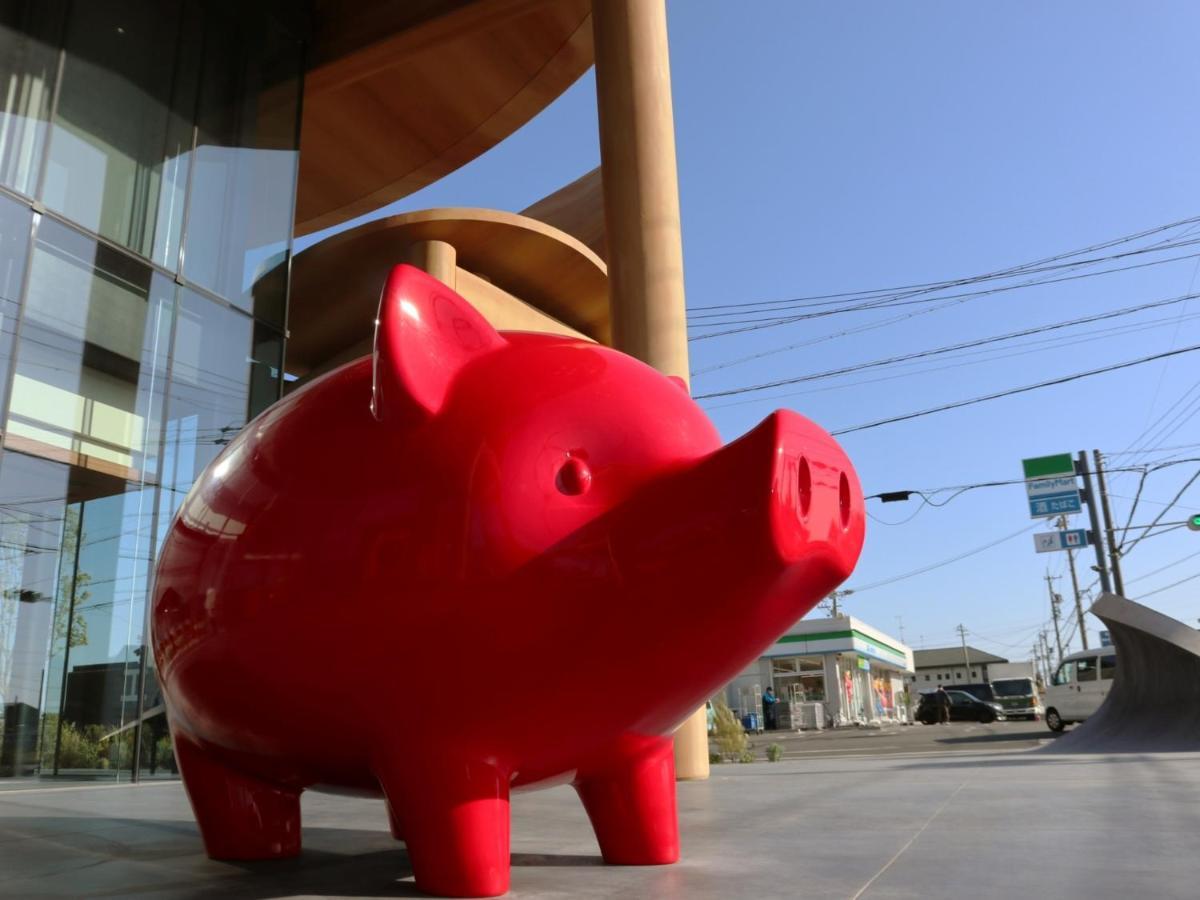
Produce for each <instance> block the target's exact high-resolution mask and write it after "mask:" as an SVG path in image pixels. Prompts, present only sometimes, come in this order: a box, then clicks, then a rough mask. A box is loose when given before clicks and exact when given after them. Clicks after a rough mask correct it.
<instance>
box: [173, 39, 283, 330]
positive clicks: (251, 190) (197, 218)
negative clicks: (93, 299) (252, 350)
mask: <svg viewBox="0 0 1200 900" xmlns="http://www.w3.org/2000/svg"><path fill="white" fill-rule="evenodd" d="M299 74H300V45H299V43H298V42H296V41H295V40H293V39H290V38H288V37H286V36H285V35H284V34H283V33H282V32H281V31H280V30H279V29H278V28H276V27H274V26H272V25H270V24H264V31H263V33H262V34H255V33H251V32H250V31H249V30H241V31H229V32H226V33H224V34H222V38H221V40H220V41H219V42H213V46H210V47H209V48H207V49H206V52H205V68H204V75H203V77H202V79H201V89H200V104H199V110H200V111H199V116H198V117H197V122H196V126H197V141H196V157H195V173H194V175H193V184H192V195H191V200H190V206H189V213H188V223H187V246H186V248H185V250H186V252H185V255H184V272H185V274H186V275H187V278H188V279H189V280H191V281H194V282H196V283H197V284H199V285H202V286H204V287H206V288H208V289H209V290H211V291H213V292H214V293H217V294H220V295H221V296H222V297H226V298H228V299H229V300H230V301H232V302H233V303H235V304H237V305H238V306H240V307H241V308H242V309H245V310H248V311H252V312H253V313H254V314H255V315H256V316H258V317H259V318H261V319H264V320H266V321H268V322H271V323H272V324H273V325H276V326H277V327H282V326H283V310H284V291H285V287H286V283H285V278H284V277H283V276H282V273H284V272H285V269H284V268H283V264H284V263H286V261H287V255H288V241H289V238H290V236H291V225H292V195H293V192H294V181H295V177H296V166H297V152H296V122H297V118H298V115H299Z"/></svg>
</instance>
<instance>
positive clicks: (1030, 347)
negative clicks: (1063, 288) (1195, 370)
mask: <svg viewBox="0 0 1200 900" xmlns="http://www.w3.org/2000/svg"><path fill="white" fill-rule="evenodd" d="M1188 318H1189V319H1197V318H1200V313H1196V314H1194V315H1191V316H1189V317H1188ZM1171 324H1173V320H1172V319H1170V318H1167V319H1155V320H1151V321H1149V322H1141V323H1133V324H1126V325H1118V326H1112V327H1109V328H1099V329H1095V330H1092V331H1085V332H1081V333H1080V334H1077V335H1060V336H1055V337H1049V338H1034V339H1032V340H1028V341H1023V342H1021V343H1018V344H1016V345H1015V348H1016V349H1009V350H1007V351H1006V350H1005V349H1004V348H992V349H987V348H984V349H977V350H967V351H962V352H960V353H958V354H951V355H948V357H947V358H949V359H959V360H960V361H959V362H951V363H948V364H946V365H933V366H925V367H923V368H916V369H913V370H912V371H908V372H897V373H895V374H885V375H882V376H879V377H876V378H864V379H859V380H857V381H849V382H844V383H842V384H832V385H828V386H825V387H818V388H810V389H809V390H805V391H788V392H787V393H783V394H771V395H768V396H763V397H749V398H746V399H743V400H732V401H729V402H725V403H716V404H713V403H710V404H708V405H707V408H708V409H711V410H717V409H728V408H730V407H734V406H745V405H746V404H750V403H772V402H774V401H776V400H783V399H786V398H790V397H799V396H805V395H808V394H819V393H825V392H827V391H835V390H843V389H845V388H850V387H861V386H862V385H867V384H879V383H881V382H888V381H895V380H896V379H899V378H912V377H914V376H918V375H928V374H932V373H934V372H945V371H948V370H950V369H961V368H963V367H964V366H973V365H979V364H980V363H984V362H996V361H998V360H1002V359H1013V358H1015V357H1018V356H1028V355H1029V354H1031V353H1041V352H1044V351H1046V350H1051V349H1054V350H1061V349H1062V348H1065V347H1075V346H1078V345H1080V344H1089V343H1093V342H1095V341H1100V340H1105V339H1107V338H1110V337H1117V336H1119V335H1127V334H1133V333H1137V332H1141V331H1147V330H1150V329H1153V328H1159V327H1162V326H1164V325H1171ZM964 357H976V358H964ZM917 365H919V362H910V363H896V364H895V366H893V367H889V368H908V367H912V366H917Z"/></svg>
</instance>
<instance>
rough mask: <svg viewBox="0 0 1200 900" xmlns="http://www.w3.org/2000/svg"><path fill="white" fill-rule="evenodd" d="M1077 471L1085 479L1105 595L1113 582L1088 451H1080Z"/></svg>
mask: <svg viewBox="0 0 1200 900" xmlns="http://www.w3.org/2000/svg"><path fill="white" fill-rule="evenodd" d="M1075 471H1076V474H1078V475H1079V476H1080V477H1082V478H1083V502H1084V503H1086V504H1087V508H1088V520H1089V521H1090V522H1091V526H1092V545H1093V546H1094V547H1095V548H1096V573H1097V574H1098V575H1099V576H1100V588H1101V590H1103V591H1104V592H1105V593H1111V592H1112V582H1110V581H1109V580H1108V567H1107V566H1105V565H1104V535H1103V534H1102V533H1101V532H1100V515H1099V513H1098V512H1097V511H1096V493H1095V491H1093V490H1092V474H1091V472H1090V471H1089V470H1088V458H1087V451H1086V450H1080V451H1079V455H1078V456H1077V457H1075Z"/></svg>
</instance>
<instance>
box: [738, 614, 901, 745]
mask: <svg viewBox="0 0 1200 900" xmlns="http://www.w3.org/2000/svg"><path fill="white" fill-rule="evenodd" d="M913 672H914V669H913V651H912V650H910V649H909V648H908V647H906V646H904V644H902V643H901V642H900V641H898V640H896V639H895V638H893V637H892V636H890V635H888V634H885V633H884V632H882V631H879V630H878V629H876V628H873V627H871V626H870V625H868V624H867V623H866V622H863V621H862V620H861V619H856V618H855V617H854V616H836V617H833V618H827V619H803V620H801V621H799V622H797V623H796V624H795V625H793V626H792V627H791V628H790V629H788V632H787V634H785V635H783V636H782V637H781V638H779V640H777V641H776V642H775V643H774V644H773V645H771V647H770V648H768V649H767V651H766V652H765V653H763V655H762V656H761V657H760V658H759V659H758V660H756V661H755V662H753V663H751V664H750V665H749V666H747V667H746V669H745V671H743V672H742V674H741V675H739V676H738V677H737V678H735V679H734V680H733V681H732V682H730V683H729V685H728V686H727V687H726V689H725V695H726V700H727V701H728V703H729V705H730V707H732V708H733V709H734V710H735V711H736V712H737V713H738V715H739V716H743V715H746V714H748V713H756V714H758V715H759V716H760V717H761V715H762V693H763V692H764V691H765V690H766V689H767V688H768V687H771V688H774V690H775V694H776V696H777V697H779V699H780V700H781V701H784V702H795V703H820V704H821V707H820V713H821V718H822V720H823V721H821V723H820V724H822V725H859V724H867V723H872V722H886V721H904V720H905V705H904V700H903V694H904V690H905V678H906V677H907V676H911V675H912V674H913Z"/></svg>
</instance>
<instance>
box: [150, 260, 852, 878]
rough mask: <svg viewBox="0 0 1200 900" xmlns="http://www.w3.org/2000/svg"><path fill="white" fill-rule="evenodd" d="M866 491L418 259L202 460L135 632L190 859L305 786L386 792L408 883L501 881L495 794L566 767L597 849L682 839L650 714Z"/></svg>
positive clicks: (838, 465)
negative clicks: (354, 326) (151, 672)
mask: <svg viewBox="0 0 1200 900" xmlns="http://www.w3.org/2000/svg"><path fill="white" fill-rule="evenodd" d="M862 541H863V502H862V494H861V491H860V488H859V485H858V480H857V478H856V477H855V474H854V470H853V469H852V468H851V466H850V462H849V460H847V459H846V456H845V455H844V454H843V452H842V450H841V449H840V448H839V447H838V445H837V444H836V443H835V442H834V441H833V439H832V438H831V437H830V436H829V435H828V434H827V433H826V432H824V431H822V430H821V429H820V428H818V427H817V426H816V425H813V424H812V423H811V422H809V421H807V420H806V419H803V418H801V417H800V416H799V415H796V414H795V413H791V412H776V413H773V414H772V415H771V416H769V417H768V418H767V419H766V420H765V421H763V422H762V424H761V425H759V426H758V427H756V428H755V429H754V430H753V431H752V432H750V433H749V434H747V435H746V436H744V437H742V438H741V439H740V440H738V441H736V442H734V443H732V444H730V445H729V446H726V447H721V445H720V440H719V438H718V436H717V432H716V430H715V429H714V428H713V426H712V424H711V423H710V422H709V420H708V419H707V417H706V416H705V414H704V413H703V411H702V410H701V409H700V407H699V406H697V405H696V404H695V403H694V402H693V401H692V400H691V399H690V398H689V397H688V396H687V392H686V390H685V389H683V387H682V383H681V382H679V381H678V379H669V378H666V377H664V376H662V375H660V374H659V373H658V372H656V371H654V370H653V369H651V368H649V367H648V366H646V365H643V364H642V363H640V362H638V361H637V360H635V359H633V358H631V357H629V356H625V355H623V354H621V353H618V352H616V351H614V350H611V349H608V348H606V347H603V346H599V345H597V344H592V343H588V342H587V341H584V340H576V339H572V338H566V337H560V336H554V335H548V334H526V333H515V332H512V333H498V332H496V331H495V330H494V329H493V328H492V327H491V325H489V324H488V323H487V322H486V321H485V320H484V319H483V318H482V317H481V316H480V315H479V314H478V313H477V312H476V311H475V310H474V309H473V308H472V307H471V306H470V305H469V304H467V303H466V302H465V301H464V300H462V299H461V298H460V297H458V296H457V295H456V294H454V293H453V292H452V291H451V290H450V289H448V288H447V287H445V286H444V285H443V284H441V283H440V282H438V281H435V280H433V279H432V278H430V277H429V276H427V275H425V274H424V273H422V272H420V271H418V270H416V269H413V268H411V267H408V266H398V267H397V268H396V269H394V270H393V271H392V273H391V275H390V277H389V279H388V282H387V285H386V287H385V289H384V293H383V297H382V300H381V303H380V309H379V318H378V322H377V324H376V341H375V352H374V354H373V355H372V356H371V357H369V358H364V359H361V360H359V361H357V362H353V363H350V364H348V365H346V366H343V367H342V368H340V369H337V370H336V371H333V372H331V373H329V374H327V375H325V376H323V377H321V378H319V379H317V380H315V381H313V382H312V383H311V384H309V385H306V386H305V387H303V388H301V389H300V390H297V391H296V392H295V393H293V394H291V395H289V396H288V397H286V398H285V399H283V400H281V401H280V402H279V403H277V404H275V405H274V406H273V407H271V408H270V409H269V410H267V411H266V412H265V413H263V414H262V415H261V416H259V417H258V418H257V419H255V420H254V421H253V422H251V423H250V424H249V425H247V426H246V427H245V428H244V429H243V430H242V432H241V433H240V434H239V435H238V436H237V437H236V438H235V439H234V440H233V441H232V442H231V443H230V444H229V446H227V447H226V448H225V449H224V451H223V452H222V453H221V454H220V456H219V457H217V459H216V460H215V461H214V462H213V464H212V465H210V466H209V467H208V469H207V470H206V471H205V472H204V474H203V475H202V476H201V477H200V479H199V480H198V481H197V482H196V484H195V486H194V487H193V488H192V490H191V492H190V493H189V494H188V496H187V498H186V500H185V501H184V503H183V506H182V508H181V509H180V512H179V514H178V515H177V516H176V519H175V521H174V523H173V524H172V526H171V530H170V534H169V535H168V537H167V539H166V543H165V545H164V546H163V549H162V554H161V558H160V560H159V564H158V571H157V578H156V581H155V588H154V598H153V620H152V628H153V641H154V651H155V656H156V659H157V663H158V670H159V675H160V678H161V681H162V687H163V692H164V694H165V696H166V702H167V708H168V712H169V717H170V722H171V731H172V733H173V735H174V740H175V754H176V759H177V761H178V763H179V767H180V773H181V775H182V776H183V781H184V785H185V786H186V788H187V792H188V796H189V797H190V799H191V802H192V807H193V809H194V810H195V814H196V819H197V820H198V822H199V825H200V832H201V834H202V835H203V838H204V843H205V846H206V848H207V851H208V854H209V855H210V856H212V857H215V858H220V859H262V858H267V857H284V856H291V855H294V854H296V853H298V852H299V850H300V801H299V797H300V792H301V791H303V790H305V789H306V788H314V789H331V790H336V791H342V792H358V793H362V794H369V795H382V796H384V797H385V798H386V800H387V807H388V811H389V814H390V818H391V826H392V831H393V833H394V834H395V835H396V837H397V838H401V839H403V840H404V841H405V842H406V843H407V846H408V853H409V856H410V860H411V864H412V869H413V872H414V874H415V876H416V883H417V885H418V886H419V887H420V888H422V889H424V890H425V891H428V892H430V893H434V894H443V895H455V896H475V895H478V896H484V895H495V894H501V893H503V892H505V891H506V890H507V888H508V880H509V805H508V798H509V792H510V791H512V790H519V789H522V788H532V787H541V786H547V785H551V784H555V783H563V782H570V783H571V784H573V785H574V787H575V789H576V790H577V791H578V793H579V796H580V797H581V799H582V801H583V804H584V806H585V808H586V810H587V813H588V815H589V817H590V818H591V822H592V825H593V827H594V829H595V832H596V837H597V839H598V840H599V843H600V849H601V852H602V854H603V856H604V859H605V860H607V861H608V862H610V863H620V864H628V865H653V864H659V863H670V862H674V861H675V860H676V859H677V858H678V855H679V839H678V832H677V826H676V814H675V782H674V771H673V760H672V748H671V732H672V730H673V729H674V728H676V727H677V726H678V725H679V724H680V723H681V722H682V721H683V720H684V719H685V718H686V717H687V716H688V714H689V713H690V712H692V711H693V710H695V709H696V708H697V707H699V706H700V705H701V704H703V703H704V701H705V699H707V698H708V697H710V696H711V695H712V694H713V693H714V692H716V691H718V690H719V689H720V688H721V686H722V685H723V684H725V683H726V682H728V681H729V680H730V679H732V678H733V677H734V676H735V675H736V674H737V673H738V672H739V671H740V670H741V669H742V668H743V667H745V665H746V664H747V663H749V662H750V661H752V660H753V659H755V658H756V657H757V656H758V655H759V654H760V653H762V651H763V650H764V649H765V648H766V647H767V646H768V645H770V644H771V643H772V642H773V641H774V640H775V639H776V638H777V637H778V636H779V635H780V634H782V633H783V632H784V631H785V630H786V629H787V628H788V626H790V625H791V624H792V623H793V622H795V621H796V620H797V619H798V618H799V617H801V616H802V615H803V614H804V613H806V612H808V611H809V609H811V608H812V606H813V605H814V604H815V603H816V602H817V601H818V600H819V599H820V598H822V597H824V596H826V595H827V594H828V593H829V592H830V591H831V590H833V589H834V588H835V587H836V586H837V585H838V584H839V583H840V582H842V581H843V580H844V579H845V578H846V577H847V576H848V575H849V574H850V571H851V569H852V568H853V566H854V564H855V561H856V560H857V558H858V554H859V550H860V549H861V546H862Z"/></svg>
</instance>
